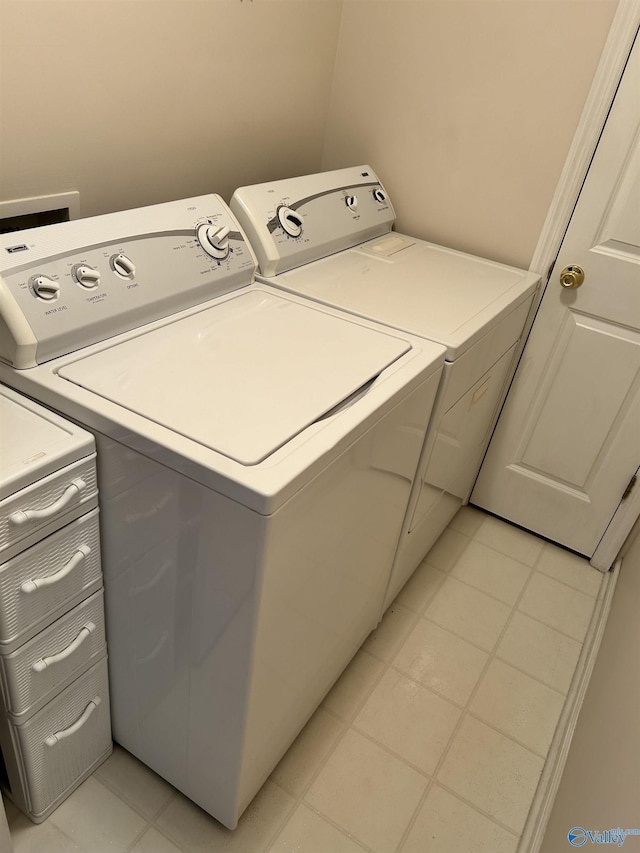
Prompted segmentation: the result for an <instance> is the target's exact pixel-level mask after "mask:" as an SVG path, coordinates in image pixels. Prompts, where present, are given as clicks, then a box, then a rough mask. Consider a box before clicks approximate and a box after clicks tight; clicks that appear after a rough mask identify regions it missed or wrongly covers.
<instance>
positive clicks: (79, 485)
mask: <svg viewBox="0 0 640 853" xmlns="http://www.w3.org/2000/svg"><path fill="white" fill-rule="evenodd" d="M86 487H87V484H86V483H85V481H84V480H81V479H79V478H78V479H77V480H72V481H71V483H69V485H68V486H67V488H66V489H65V490H64V492H63V493H62V494H61V495H60V497H59V498H58V500H57V501H56V502H55V503H52V504H49V506H47V507H45V508H44V509H19V510H18V511H17V512H14V513H12V514H11V515H10V516H9V521H10V522H11V523H12V524H15V525H17V526H18V527H19V526H20V525H21V524H26V523H27V522H28V521H41V520H42V519H43V518H52V517H53V516H54V515H57V513H59V512H60V510H63V509H64V508H65V507H66V506H68V505H69V504H70V503H71V501H72V500H74V499H75V498H76V497H77V496H78V495H79V494H80V493H81V492H82V491H83V489H86Z"/></svg>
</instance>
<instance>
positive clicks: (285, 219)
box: [278, 205, 302, 237]
mask: <svg viewBox="0 0 640 853" xmlns="http://www.w3.org/2000/svg"><path fill="white" fill-rule="evenodd" d="M278 222H279V223H280V225H281V226H282V229H283V231H284V232H285V233H286V234H288V235H289V237H299V236H300V235H301V234H302V217H301V216H300V214H298V213H296V212H295V210H292V209H291V208H290V207H286V206H284V205H283V206H282V207H280V208H278Z"/></svg>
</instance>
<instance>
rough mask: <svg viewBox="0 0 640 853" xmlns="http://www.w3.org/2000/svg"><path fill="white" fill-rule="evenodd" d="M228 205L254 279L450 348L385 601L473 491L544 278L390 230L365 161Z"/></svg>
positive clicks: (383, 194)
mask: <svg viewBox="0 0 640 853" xmlns="http://www.w3.org/2000/svg"><path fill="white" fill-rule="evenodd" d="M231 209H232V210H233V211H234V213H235V214H236V216H237V218H238V220H239V222H240V223H241V225H242V227H243V229H244V230H245V232H246V234H247V236H248V237H249V241H250V243H251V245H252V246H253V248H254V251H255V253H256V256H257V258H258V269H259V274H258V279H259V280H261V281H264V282H268V283H270V284H272V285H274V286H276V287H278V288H281V289H282V290H285V291H287V292H289V293H292V294H298V295H300V296H303V297H305V298H306V299H310V300H313V301H315V302H317V303H322V304H324V305H327V306H333V307H335V308H340V309H342V310H346V311H349V312H351V313H352V314H354V315H356V316H359V317H363V318H367V319H370V320H375V321H377V322H379V323H383V324H385V325H386V326H388V327H391V328H393V329H396V330H401V331H402V332H403V333H410V334H412V335H418V336H420V337H422V338H423V339H428V340H432V341H436V342H437V343H439V344H441V345H443V346H445V347H446V350H447V355H446V363H445V368H444V371H443V379H442V382H441V385H440V389H439V391H438V399H437V402H436V408H435V410H434V411H433V416H432V417H431V410H430V409H426V410H425V411H424V412H423V413H422V417H421V420H420V422H419V423H416V424H415V425H414V426H415V429H416V430H420V431H422V430H424V429H425V426H426V423H427V421H429V419H430V417H431V427H430V429H429V431H428V433H427V437H426V440H425V445H424V448H423V452H422V457H421V461H420V465H419V469H418V473H417V477H416V479H415V483H414V486H413V489H412V495H411V499H410V502H409V506H408V510H407V514H406V517H405V521H404V524H403V530H402V535H401V538H400V541H399V545H398V551H397V554H396V558H395V561H394V568H393V572H392V576H391V579H390V582H389V587H388V590H387V594H386V596H385V609H386V607H388V605H389V604H390V603H391V601H393V599H394V598H395V596H396V595H397V593H398V592H399V590H400V589H401V588H402V586H403V585H404V584H405V583H406V581H407V580H408V578H409V577H410V576H411V574H412V573H413V571H414V569H415V568H416V566H417V565H418V564H419V563H420V561H421V560H422V559H423V558H424V556H425V554H426V553H427V552H428V550H429V549H430V548H431V546H432V545H433V544H434V542H435V541H436V539H437V538H438V537H439V536H440V534H441V533H442V531H443V530H444V528H445V527H446V525H447V524H448V522H449V521H450V519H451V518H452V517H453V515H454V514H455V513H456V512H457V510H458V509H459V507H460V506H462V505H463V504H464V503H466V502H467V501H468V498H469V494H470V493H471V488H472V485H473V482H474V480H475V477H476V476H477V472H478V469H479V466H480V463H481V460H482V456H483V454H484V451H485V449H486V446H487V444H488V441H489V437H490V434H491V430H492V427H493V425H494V423H495V419H496V417H497V411H498V408H499V405H500V403H501V400H502V399H503V397H504V394H505V393H506V388H507V386H508V382H509V380H510V379H511V376H512V375H513V371H514V369H515V364H514V355H515V353H516V349H517V345H518V341H519V339H520V336H521V334H522V332H523V328H524V327H525V324H526V321H527V318H528V315H529V311H530V308H531V305H532V301H533V297H534V294H535V292H536V289H537V287H538V285H539V276H537V275H535V274H532V273H529V272H525V271H524V270H520V269H516V268H514V267H509V266H505V265H504V264H499V263H495V262H493V261H490V260H485V259H484V258H478V257H474V256H471V255H468V254H464V253H462V252H458V251H454V250H452V249H447V248H445V247H443V246H437V245H434V244H432V243H428V242H425V241H424V240H418V239H415V238H413V237H409V236H407V235H404V234H399V233H397V232H395V231H393V230H392V228H393V225H394V222H395V212H394V209H393V207H392V205H391V201H390V199H389V196H388V193H387V191H386V190H385V188H384V187H383V185H382V184H381V182H380V181H379V179H378V177H377V176H376V174H375V173H374V172H373V170H372V169H371V168H370V167H369V166H366V165H365V166H358V167H354V168H349V169H341V170H337V171H333V172H325V173H321V174H317V175H308V176H304V177H299V178H292V179H289V180H282V181H273V182H270V183H266V184H259V185H254V186H249V187H242V188H240V189H238V190H236V192H235V193H234V195H233V198H232V199H231Z"/></svg>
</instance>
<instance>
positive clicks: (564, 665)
mask: <svg viewBox="0 0 640 853" xmlns="http://www.w3.org/2000/svg"><path fill="white" fill-rule="evenodd" d="M581 648H582V646H581V645H580V643H579V642H577V641H576V640H572V639H571V638H570V637H567V636H565V635H564V634H561V633H560V632H559V631H556V630H555V628H550V627H549V626H548V625H543V624H542V622H538V620H537V619H531V618H530V617H529V616H526V615H525V614H524V613H514V614H513V617H512V619H511V622H510V623H509V625H508V627H507V630H506V631H505V633H504V636H503V637H502V639H501V640H500V643H499V645H498V648H497V649H496V656H497V657H499V658H500V659H501V660H504V661H506V662H507V663H510V664H513V666H515V667H517V668H518V669H521V670H524V672H526V673H528V674H529V675H532V676H533V677H534V678H537V679H538V681H543V682H544V683H545V684H548V685H549V687H553V688H555V689H556V690H560V691H561V692H562V693H565V694H566V693H567V691H568V690H569V685H570V684H571V679H572V678H573V673H574V672H575V668H576V664H577V663H578V658H579V656H580V651H581Z"/></svg>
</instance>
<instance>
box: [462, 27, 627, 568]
mask: <svg viewBox="0 0 640 853" xmlns="http://www.w3.org/2000/svg"><path fill="white" fill-rule="evenodd" d="M569 265H579V266H580V267H582V268H583V270H584V273H585V278H584V282H583V283H582V285H581V286H579V287H577V288H564V287H562V286H561V284H560V271H561V270H563V268H564V267H566V266H569ZM639 330H640V48H639V47H638V44H637V40H636V45H635V47H634V49H633V51H632V54H631V57H630V59H629V62H628V64H627V68H626V70H625V74H624V75H623V78H622V81H621V84H620V87H619V89H618V92H617V94H616V98H615V100H614V103H613V106H612V109H611V112H610V114H609V118H608V120H607V123H606V125H605V128H604V131H603V133H602V137H601V139H600V142H599V144H598V148H597V150H596V153H595V156H594V158H593V162H592V164H591V167H590V169H589V173H588V175H587V178H586V180H585V183H584V186H583V188H582V191H581V193H580V197H579V199H578V203H577V205H576V208H575V210H574V213H573V216H572V218H571V222H570V224H569V228H568V230H567V233H566V235H565V238H564V241H563V244H562V247H561V249H560V254H559V256H558V259H557V261H556V264H555V267H554V270H553V272H552V276H551V279H550V281H549V284H548V285H547V289H546V292H545V295H544V297H543V299H542V302H541V305H540V309H539V311H538V315H537V317H536V320H535V323H534V325H533V328H532V331H531V335H530V338H529V341H528V343H527V346H526V347H525V350H524V353H523V357H522V360H521V363H520V366H519V369H518V372H517V374H516V378H515V381H514V385H513V387H512V390H511V392H510V394H509V397H508V398H507V402H506V404H505V407H504V410H503V412H502V415H501V418H500V421H499V423H498V426H497V429H496V431H495V433H494V436H493V439H492V442H491V445H490V447H489V451H488V453H487V456H486V459H485V462H484V464H483V467H482V470H481V472H480V476H479V478H478V481H477V483H476V486H475V488H474V491H473V494H472V496H471V500H472V502H473V503H474V504H476V505H478V506H482V507H484V508H485V509H488V510H490V511H491V512H494V513H496V514H497V515H500V516H502V517H504V518H507V519H510V520H512V521H514V522H516V523H517V524H519V525H521V526H523V527H526V528H528V529H530V530H533V531H535V532H537V533H539V534H541V535H543V536H546V537H547V538H549V539H552V540H553V541H556V542H558V543H560V544H562V545H566V546H567V547H569V548H572V549H573V550H575V551H578V552H579V553H582V554H585V555H586V556H589V557H591V556H592V555H593V553H594V551H595V548H596V546H597V544H598V542H599V541H600V539H601V537H602V535H603V533H604V531H605V530H606V528H607V526H608V524H609V522H610V520H611V518H612V516H613V514H614V513H615V511H616V508H617V507H618V505H619V503H620V500H621V497H622V494H623V492H624V490H625V488H626V485H627V483H628V482H629V480H630V478H631V476H632V474H633V472H634V471H635V470H636V468H637V467H638V464H639V463H640V413H639V408H638V407H639V395H640V390H639V389H640V333H639Z"/></svg>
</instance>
